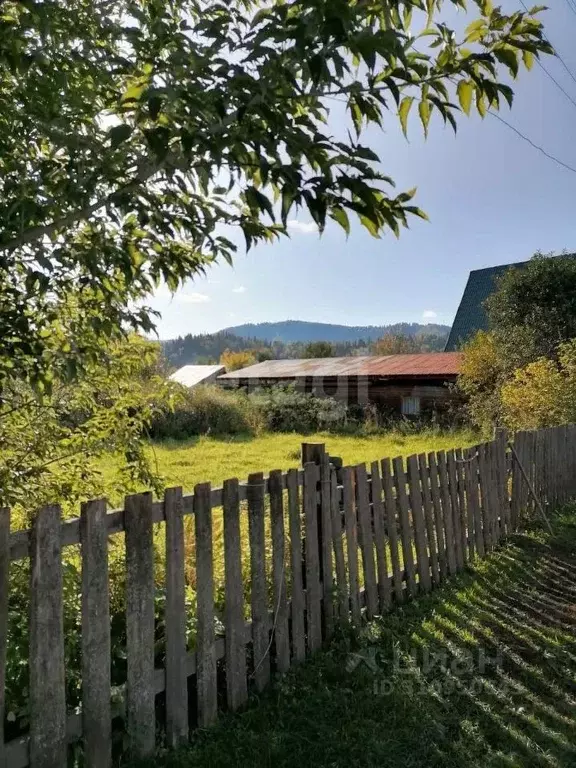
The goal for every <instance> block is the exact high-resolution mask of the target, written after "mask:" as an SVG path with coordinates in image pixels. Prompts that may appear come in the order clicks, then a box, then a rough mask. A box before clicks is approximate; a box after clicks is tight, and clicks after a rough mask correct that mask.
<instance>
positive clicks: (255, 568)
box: [248, 472, 270, 692]
mask: <svg viewBox="0 0 576 768" xmlns="http://www.w3.org/2000/svg"><path fill="white" fill-rule="evenodd" d="M248 533H249V538H250V578H251V583H252V589H251V597H252V601H251V602H252V646H253V653H254V670H253V672H252V675H253V677H254V681H255V684H256V690H258V691H259V692H260V691H263V690H264V688H265V687H266V686H267V685H268V683H269V682H270V626H269V624H270V621H269V613H268V591H267V587H266V536H265V528H264V475H263V473H262V472H255V473H253V474H251V475H249V477H248Z"/></svg>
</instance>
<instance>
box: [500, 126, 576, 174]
mask: <svg viewBox="0 0 576 768" xmlns="http://www.w3.org/2000/svg"><path fill="white" fill-rule="evenodd" d="M488 114H489V115H491V116H492V117H495V118H496V120H499V121H500V122H501V123H504V125H505V126H506V127H507V128H509V129H510V130H511V131H514V133H515V134H516V135H517V136H519V137H520V138H521V139H522V140H523V141H526V142H527V143H528V144H530V146H531V147H533V148H534V149H537V150H538V152H541V153H542V154H543V155H544V157H547V158H548V159H549V160H552V161H553V162H555V163H557V164H558V165H560V166H562V168H565V169H566V170H567V171H572V173H576V168H573V167H572V166H571V165H568V163H565V162H564V161H563V160H560V159H559V158H558V157H555V156H554V155H551V154H550V153H549V152H546V150H545V149H544V148H543V147H541V146H540V145H539V144H535V143H534V142H533V141H532V139H529V138H528V136H524V134H523V133H522V132H521V131H519V130H518V128H515V127H514V126H513V125H511V124H510V123H509V122H508V121H507V120H504V118H503V117H500V115H497V114H496V112H488Z"/></svg>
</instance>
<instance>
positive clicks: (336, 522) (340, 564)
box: [330, 469, 350, 621]
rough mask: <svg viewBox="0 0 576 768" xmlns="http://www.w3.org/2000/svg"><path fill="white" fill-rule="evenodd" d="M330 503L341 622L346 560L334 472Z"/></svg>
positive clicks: (344, 615)
mask: <svg viewBox="0 0 576 768" xmlns="http://www.w3.org/2000/svg"><path fill="white" fill-rule="evenodd" d="M330 502H331V513H332V541H333V546H334V565H335V569H336V590H337V593H338V594H337V599H338V616H339V618H340V620H341V621H346V620H347V619H348V612H349V610H350V609H349V605H348V581H347V578H346V560H345V558H344V545H343V542H342V534H343V528H342V514H341V512H340V494H339V493H338V478H337V477H336V470H335V469H332V470H331V472H330Z"/></svg>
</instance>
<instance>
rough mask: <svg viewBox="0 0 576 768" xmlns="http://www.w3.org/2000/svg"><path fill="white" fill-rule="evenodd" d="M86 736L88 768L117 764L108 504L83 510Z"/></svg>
mask: <svg viewBox="0 0 576 768" xmlns="http://www.w3.org/2000/svg"><path fill="white" fill-rule="evenodd" d="M80 544H81V552H82V733H83V737H84V760H85V762H86V766H87V768H108V766H110V765H111V762H112V713H111V707H110V699H111V686H110V667H111V663H110V604H109V586H108V531H107V530H106V501H105V500H104V499H99V500H97V501H89V502H87V503H86V504H82V507H81V512H80Z"/></svg>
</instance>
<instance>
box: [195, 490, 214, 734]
mask: <svg viewBox="0 0 576 768" xmlns="http://www.w3.org/2000/svg"><path fill="white" fill-rule="evenodd" d="M194 536H195V539H196V693H197V701H198V725H199V726H200V727H201V728H206V727H207V726H209V725H211V724H212V723H213V722H214V721H215V720H216V717H217V714H218V700H217V678H216V647H215V636H214V553H213V548H212V505H211V498H210V483H200V484H198V485H196V486H195V487H194Z"/></svg>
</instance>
